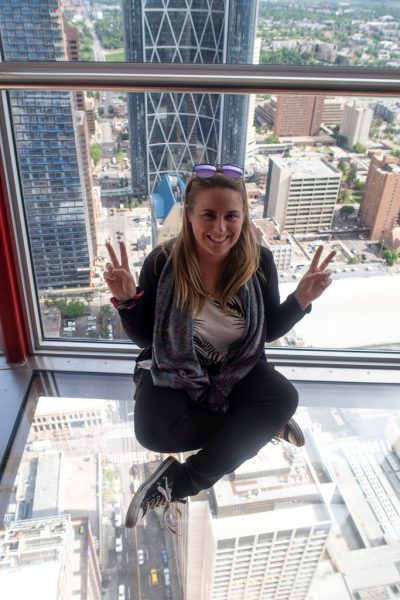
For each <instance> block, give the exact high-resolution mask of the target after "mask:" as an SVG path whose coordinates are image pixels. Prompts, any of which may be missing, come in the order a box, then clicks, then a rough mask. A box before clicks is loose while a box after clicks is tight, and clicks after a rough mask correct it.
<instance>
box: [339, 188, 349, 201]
mask: <svg viewBox="0 0 400 600" xmlns="http://www.w3.org/2000/svg"><path fill="white" fill-rule="evenodd" d="M349 201H350V196H349V194H348V192H347V190H346V188H345V187H342V189H341V190H340V192H339V196H338V202H339V203H340V204H344V203H346V202H349Z"/></svg>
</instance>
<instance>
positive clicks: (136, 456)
mask: <svg viewBox="0 0 400 600" xmlns="http://www.w3.org/2000/svg"><path fill="white" fill-rule="evenodd" d="M103 457H104V458H105V459H106V460H109V461H110V462H112V463H114V464H116V465H121V464H126V463H135V464H138V463H145V462H148V460H149V453H148V452H146V451H144V452H115V453H113V454H103Z"/></svg>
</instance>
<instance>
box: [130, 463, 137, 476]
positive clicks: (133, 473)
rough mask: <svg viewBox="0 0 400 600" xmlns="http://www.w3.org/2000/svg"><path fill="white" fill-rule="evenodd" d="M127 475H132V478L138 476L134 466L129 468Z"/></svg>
mask: <svg viewBox="0 0 400 600" xmlns="http://www.w3.org/2000/svg"><path fill="white" fill-rule="evenodd" d="M129 474H130V475H132V477H136V476H137V475H138V468H137V466H136V465H132V466H131V468H130V469H129Z"/></svg>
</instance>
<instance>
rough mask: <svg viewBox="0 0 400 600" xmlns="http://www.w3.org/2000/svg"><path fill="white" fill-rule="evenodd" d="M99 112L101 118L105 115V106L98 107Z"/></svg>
mask: <svg viewBox="0 0 400 600" xmlns="http://www.w3.org/2000/svg"><path fill="white" fill-rule="evenodd" d="M97 114H98V115H99V117H100V119H102V118H103V117H104V108H103V107H102V106H99V107H98V108H97Z"/></svg>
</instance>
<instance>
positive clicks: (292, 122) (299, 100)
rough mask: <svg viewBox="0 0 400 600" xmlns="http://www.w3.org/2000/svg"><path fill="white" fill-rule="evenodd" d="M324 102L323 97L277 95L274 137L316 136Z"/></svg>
mask: <svg viewBox="0 0 400 600" xmlns="http://www.w3.org/2000/svg"><path fill="white" fill-rule="evenodd" d="M324 100H325V97H324V96H311V95H297V96H296V95H294V94H278V96H277V98H276V104H275V111H274V117H273V118H274V135H277V136H280V135H282V136H310V135H311V136H315V135H318V134H319V131H320V128H321V121H322V115H323V110H324Z"/></svg>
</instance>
